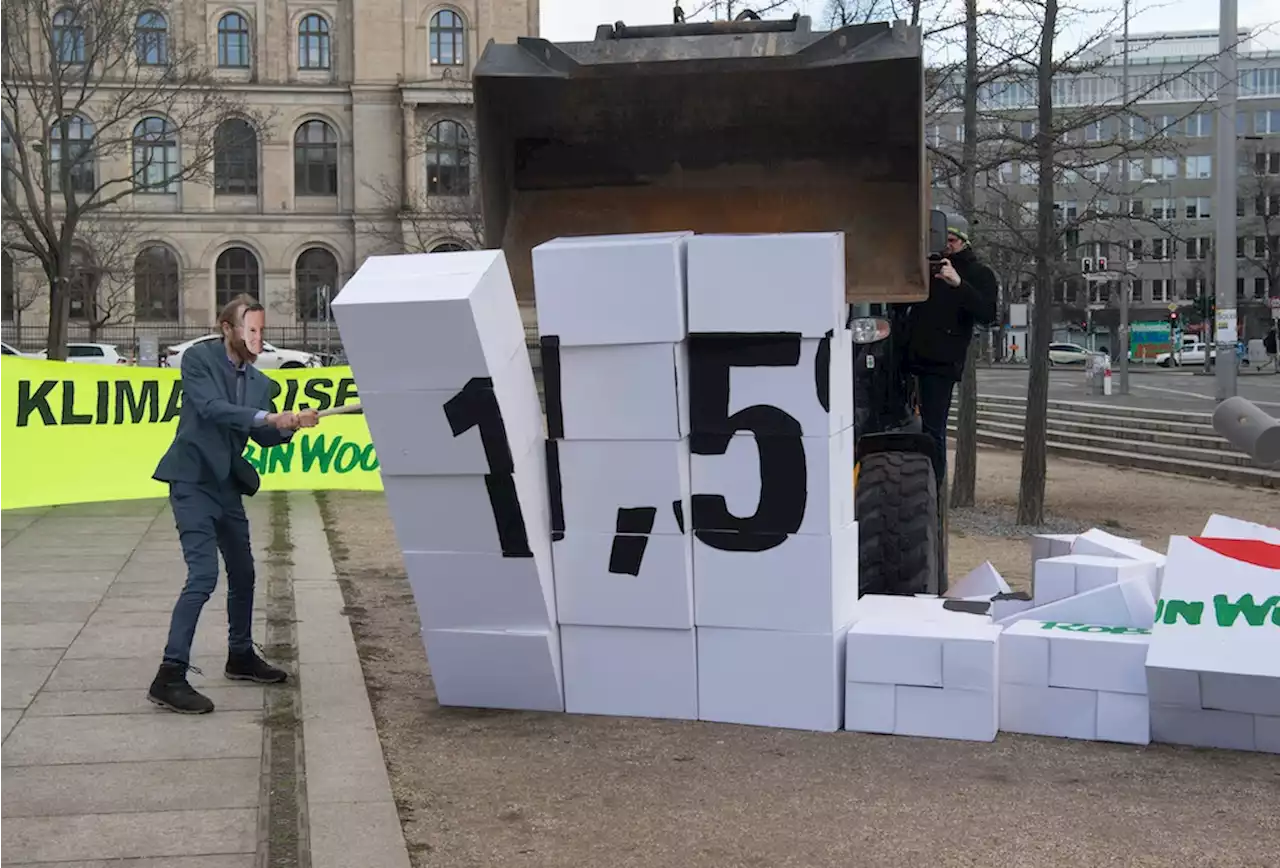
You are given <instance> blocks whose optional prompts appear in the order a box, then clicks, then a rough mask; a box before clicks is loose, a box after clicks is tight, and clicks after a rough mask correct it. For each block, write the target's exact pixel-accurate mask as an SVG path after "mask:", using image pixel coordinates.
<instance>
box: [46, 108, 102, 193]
mask: <svg viewBox="0 0 1280 868" xmlns="http://www.w3.org/2000/svg"><path fill="white" fill-rule="evenodd" d="M93 137H94V129H93V124H92V123H90V122H89V121H87V120H85V119H84V118H82V117H81V116H80V115H70V116H69V117H65V118H63V119H62V120H61V121H60V122H59V123H56V124H54V125H53V129H52V130H50V131H49V185H50V189H51V190H53V191H54V192H55V193H61V192H62V189H63V188H62V184H63V179H64V176H65V177H66V179H67V180H69V181H70V183H71V191H72V192H74V193H85V194H89V193H92V192H93V191H94V189H95V188H96V187H97V185H98V184H97V173H96V172H95V171H94V166H93Z"/></svg>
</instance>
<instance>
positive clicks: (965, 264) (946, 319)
mask: <svg viewBox="0 0 1280 868" xmlns="http://www.w3.org/2000/svg"><path fill="white" fill-rule="evenodd" d="M942 256H943V258H942V261H941V262H937V263H931V264H930V266H931V268H932V269H933V279H932V280H931V281H930V283H929V297H928V298H927V299H926V300H925V301H922V302H919V303H917V304H914V305H912V306H911V312H910V314H909V317H908V329H909V335H908V338H907V369H908V370H909V371H910V372H911V373H912V374H914V375H915V376H916V381H917V382H918V383H919V387H920V421H921V425H922V427H923V428H924V433H926V434H928V435H929V436H930V437H932V438H933V440H934V442H935V443H936V444H937V447H938V454H939V457H940V460H939V461H938V463H937V465H936V466H935V468H934V469H935V470H936V472H937V474H938V488H939V489H941V488H942V486H943V485H944V484H945V483H946V478H947V463H946V462H947V417H948V415H949V414H950V413H951V394H952V392H953V390H954V389H955V384H956V383H958V382H960V379H961V377H962V376H963V375H964V364H965V358H966V357H967V355H968V352H969V342H970V341H971V340H972V339H973V327H974V326H975V325H991V324H993V323H994V322H995V321H996V302H997V297H998V295H999V282H998V281H997V280H996V275H995V272H994V271H992V270H991V269H990V268H989V267H988V266H987V265H986V264H985V263H983V262H982V261H980V260H979V259H978V257H977V255H976V254H975V253H974V252H973V248H972V247H970V246H969V235H968V232H967V230H966V228H964V227H963V226H962V225H960V221H955V222H954V223H953V224H952V225H950V226H948V227H947V243H946V248H945V250H944V251H943V252H942Z"/></svg>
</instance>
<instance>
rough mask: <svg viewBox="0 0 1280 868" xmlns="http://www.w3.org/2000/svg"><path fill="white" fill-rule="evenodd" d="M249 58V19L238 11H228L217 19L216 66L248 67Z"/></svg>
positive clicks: (229, 67) (227, 67) (225, 67)
mask: <svg viewBox="0 0 1280 868" xmlns="http://www.w3.org/2000/svg"><path fill="white" fill-rule="evenodd" d="M249 58H250V55H249V21H248V19H247V18H245V17H244V16H243V15H241V14H240V13H239V12H228V13H227V14H226V15H223V16H222V17H221V18H219V19H218V66H221V67H222V68H223V69H248V68H249Z"/></svg>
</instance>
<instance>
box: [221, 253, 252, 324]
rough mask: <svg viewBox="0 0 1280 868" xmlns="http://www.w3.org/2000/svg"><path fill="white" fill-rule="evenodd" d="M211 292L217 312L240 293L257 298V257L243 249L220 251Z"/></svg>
mask: <svg viewBox="0 0 1280 868" xmlns="http://www.w3.org/2000/svg"><path fill="white" fill-rule="evenodd" d="M213 290H214V292H213V295H214V299H213V300H214V304H215V305H216V306H217V309H218V310H222V308H223V307H225V306H226V304H227V303H228V302H230V301H231V299H233V298H235V297H236V296H237V295H240V294H241V293H245V294H246V295H250V296H253V297H254V298H258V257H256V256H254V255H253V252H252V251H250V250H246V249H245V248H243V247H228V248H227V249H226V250H224V251H222V253H220V254H218V261H217V262H216V263H215V264H214V268H213Z"/></svg>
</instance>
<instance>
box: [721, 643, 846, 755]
mask: <svg viewBox="0 0 1280 868" xmlns="http://www.w3.org/2000/svg"><path fill="white" fill-rule="evenodd" d="M845 633H846V631H845V630H843V629H837V630H836V631H834V632H831V633H789V632H784V631H781V630H736V629H726V628H719V627H699V628H698V719H699V720H706V721H717V722H720V723H741V724H748V725H751V726H773V727H781V728H783V729H806V730H814V731H818V732H835V731H836V730H838V729H840V727H841V724H842V718H843V717H844V642H845Z"/></svg>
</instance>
